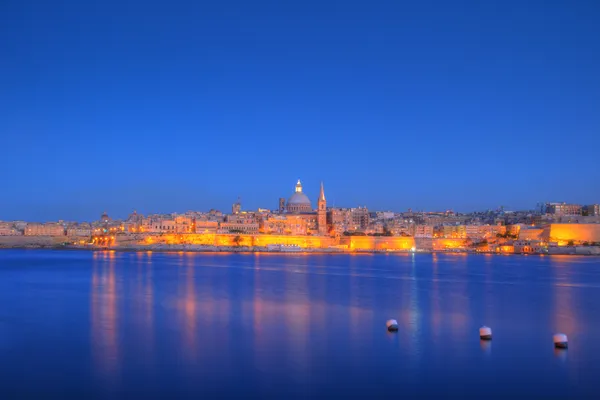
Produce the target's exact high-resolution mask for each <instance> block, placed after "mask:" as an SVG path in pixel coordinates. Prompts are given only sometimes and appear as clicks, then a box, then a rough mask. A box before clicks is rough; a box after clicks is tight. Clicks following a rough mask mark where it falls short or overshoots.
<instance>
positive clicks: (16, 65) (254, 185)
mask: <svg viewBox="0 0 600 400" xmlns="http://www.w3.org/2000/svg"><path fill="white" fill-rule="evenodd" d="M0 18H2V21H1V23H0V54H2V56H1V57H0V135H1V136H0V138H1V143H2V149H3V151H2V157H0V180H1V183H2V191H1V193H0V219H5V220H6V219H25V220H52V219H58V218H62V219H83V220H90V219H95V218H97V217H98V216H99V214H100V213H101V212H102V211H103V210H107V211H108V212H109V214H111V215H114V216H116V217H120V216H125V215H127V214H128V213H129V212H130V211H131V210H133V209H137V210H138V211H140V212H144V213H148V212H173V211H186V210H190V209H194V210H208V209H210V208H218V209H222V210H228V209H229V208H230V205H231V203H232V202H233V201H235V199H236V198H237V196H241V197H242V202H243V205H244V208H246V209H256V208H257V207H265V208H275V207H276V205H277V198H278V197H280V196H284V197H288V196H289V195H291V193H292V192H293V189H294V184H295V182H296V179H298V178H301V179H302V180H303V182H304V184H305V191H306V192H307V194H308V195H309V196H310V197H311V198H312V199H313V202H314V201H315V200H316V197H317V195H318V190H319V183H320V181H321V180H322V181H324V182H325V189H326V195H327V198H328V200H329V202H330V204H331V203H332V202H335V204H336V205H339V206H357V205H367V206H368V207H369V208H373V209H390V210H398V211H400V210H406V209H407V208H412V209H438V210H439V209H455V210H458V211H470V210H475V209H487V208H495V207H498V206H500V205H504V206H505V207H507V208H513V209H515V208H532V207H534V206H535V203H536V202H539V201H567V202H578V203H594V202H599V201H600V185H599V183H600V181H599V179H598V171H599V170H600V157H598V149H599V145H600V134H599V133H600V113H599V112H598V110H600V74H599V73H598V71H600V40H598V38H600V24H598V23H597V22H598V21H599V20H600V3H599V2H597V1H541V0H539V1H536V0H532V1H519V0H504V1H474V0H473V1H460V0H458V1H442V0H440V1H432V0H429V1H428V0H424V1H401V0H396V1H368V2H367V1H352V0H350V1H348V0H347V1H312V0H309V1H302V2H291V1H235V0H230V1H219V2H202V1H173V0H170V1H152V0H150V1H144V2H142V1H127V0H125V1H114V0H107V1H98V2H95V1H76V0H71V1H52V2H49V1H41V0H39V1H33V0H4V1H3V2H1V3H0Z"/></svg>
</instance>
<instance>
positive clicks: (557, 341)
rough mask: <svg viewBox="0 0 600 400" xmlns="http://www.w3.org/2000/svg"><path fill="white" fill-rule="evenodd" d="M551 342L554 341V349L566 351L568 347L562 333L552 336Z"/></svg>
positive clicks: (567, 342)
mask: <svg viewBox="0 0 600 400" xmlns="http://www.w3.org/2000/svg"><path fill="white" fill-rule="evenodd" d="M552 340H553V341H554V347H556V348H558V349H566V348H567V347H569V341H568V340H567V335H565V334H564V333H556V334H555V335H554V336H552Z"/></svg>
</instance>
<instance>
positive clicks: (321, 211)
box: [317, 182, 327, 236]
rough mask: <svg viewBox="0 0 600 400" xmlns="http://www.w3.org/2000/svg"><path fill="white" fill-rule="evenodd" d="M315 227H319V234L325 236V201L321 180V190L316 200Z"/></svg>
mask: <svg viewBox="0 0 600 400" xmlns="http://www.w3.org/2000/svg"><path fill="white" fill-rule="evenodd" d="M317 227H318V228H319V235H322V236H325V235H326V234H327V201H325V189H323V182H321V192H320V193H319V200H318V201H317Z"/></svg>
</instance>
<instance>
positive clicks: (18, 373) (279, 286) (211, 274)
mask: <svg viewBox="0 0 600 400" xmlns="http://www.w3.org/2000/svg"><path fill="white" fill-rule="evenodd" d="M389 318H395V319H397V320H398V322H399V324H400V331H399V332H398V333H396V334H390V333H388V332H386V329H385V321H386V320H387V319H389ZM483 324H486V325H489V326H491V327H492V328H493V330H494V339H493V341H492V342H480V341H479V337H478V328H479V327H480V326H481V325H483ZM555 332H563V333H566V334H567V335H568V336H569V345H570V347H569V349H568V350H567V351H556V350H554V348H553V345H552V334H553V333H555ZM342 396H343V397H347V398H380V397H384V396H386V397H388V396H394V397H395V396H397V397H403V398H413V397H421V398H450V397H452V398H469V397H480V398H481V397H484V396H485V397H486V398H490V397H491V398H506V397H508V396H519V397H518V398H522V397H523V396H528V397H529V398H600V259H599V258H591V257H590V258H584V257H567V256H564V257H561V256H558V257H537V256H523V257H520V256H511V257H507V256H489V255H488V256H484V255H469V256H466V255H450V254H446V255H440V254H438V255H435V254H434V255H431V254H417V255H357V256H350V255H274V254H261V255H257V254H194V253H172V254H167V253H150V252H148V253H114V252H96V253H93V252H75V251H69V252H61V251H42V250H32V251H22V250H18V251H16V250H14V251H13V250H6V251H0V398H57V397H60V398H84V397H85V398H215V397H219V398H257V397H263V398H338V397H342Z"/></svg>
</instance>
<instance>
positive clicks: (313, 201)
mask: <svg viewBox="0 0 600 400" xmlns="http://www.w3.org/2000/svg"><path fill="white" fill-rule="evenodd" d="M301 181H302V180H301V179H297V183H296V185H295V192H296V193H297V192H298V191H300V192H301V193H303V194H305V195H306V196H307V198H308V200H309V201H310V203H309V204H308V206H307V207H309V208H310V210H311V211H317V209H318V198H319V197H320V196H321V195H323V189H324V182H323V181H320V182H319V191H320V193H319V195H318V196H316V195H315V196H313V195H312V194H311V192H310V188H309V190H308V191H307V190H306V184H305V183H304V182H302V183H301ZM290 186H291V185H290ZM288 189H289V188H288ZM286 193H287V194H286ZM290 194H294V193H293V192H292V191H291V190H288V192H284V193H283V197H281V195H279V196H277V198H276V199H274V200H272V201H270V202H268V203H269V204H270V205H269V206H267V205H265V204H259V205H258V206H256V207H249V206H247V205H245V204H244V200H243V197H242V196H238V197H237V198H236V199H234V200H233V201H231V202H230V203H229V204H228V205H226V206H224V207H209V208H203V209H200V208H186V209H179V210H169V211H165V210H158V211H157V210H146V209H144V208H140V207H135V206H134V207H130V208H129V209H127V210H125V211H123V212H118V210H117V212H113V211H115V210H111V209H109V208H106V207H104V208H102V211H98V210H96V212H95V214H93V215H91V216H88V217H85V218H69V217H65V216H60V217H57V218H50V219H45V220H44V219H37V220H36V219H28V218H25V217H22V216H21V217H18V218H11V219H9V218H1V216H0V221H2V220H5V221H10V220H22V221H30V222H33V221H39V222H44V221H49V222H50V221H57V220H63V221H94V220H96V218H97V216H98V215H99V213H108V214H110V215H111V216H113V217H116V218H117V219H125V218H127V216H129V215H130V214H131V213H132V212H137V213H138V214H141V215H145V214H147V215H160V214H165V215H166V214H185V213H187V212H209V211H211V210H215V211H220V212H222V213H223V214H230V213H231V211H232V207H233V206H235V204H239V205H240V210H241V211H243V212H256V211H258V210H261V209H262V210H270V211H272V212H274V213H277V212H281V208H280V207H281V204H277V203H278V200H285V201H286V202H287V201H289V199H288V196H289V195H290ZM327 197H328V198H329V199H330V200H329V201H328V203H327V209H332V208H338V209H350V208H361V207H365V208H367V209H369V210H370V211H380V212H395V213H403V212H407V211H412V212H416V213H436V212H447V211H452V212H455V213H461V214H470V213H478V212H486V211H495V212H496V211H499V210H500V209H502V210H505V211H521V212H523V211H536V212H537V211H539V210H540V206H542V204H550V203H566V204H596V203H597V201H588V202H583V203H573V202H563V201H552V202H538V203H536V205H535V206H532V207H529V208H510V207H506V206H504V205H499V206H496V207H488V208H485V209H474V210H457V209H453V208H451V207H446V208H440V209H424V208H411V207H408V208H404V209H391V208H388V209H381V208H374V207H370V206H369V204H354V205H346V204H336V203H335V200H331V198H334V196H331V194H330V193H329V192H328V195H327ZM271 203H273V204H271ZM278 208H279V211H278ZM306 211H308V209H307V210H306Z"/></svg>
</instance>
